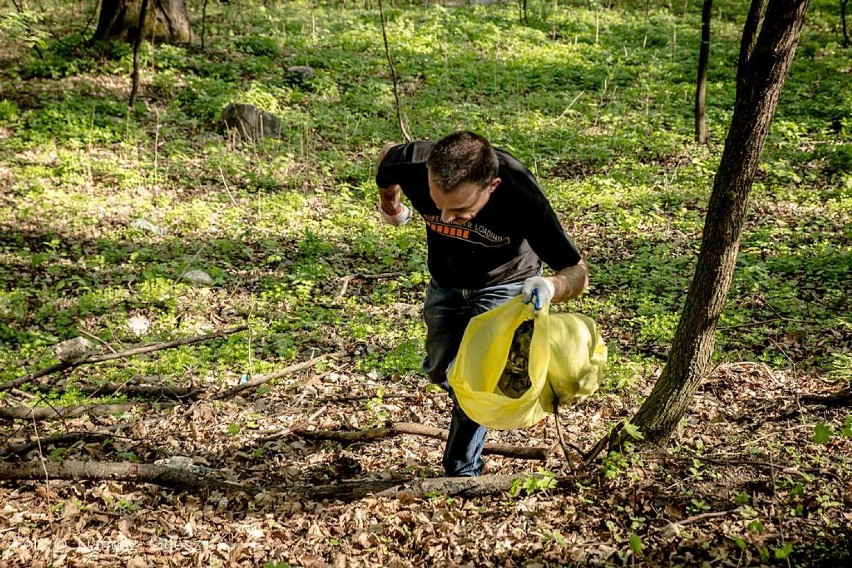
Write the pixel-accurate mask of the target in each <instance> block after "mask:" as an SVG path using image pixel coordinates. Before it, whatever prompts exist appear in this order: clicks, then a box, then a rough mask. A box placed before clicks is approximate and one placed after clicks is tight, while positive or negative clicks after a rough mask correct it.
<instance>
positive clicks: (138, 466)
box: [0, 460, 257, 492]
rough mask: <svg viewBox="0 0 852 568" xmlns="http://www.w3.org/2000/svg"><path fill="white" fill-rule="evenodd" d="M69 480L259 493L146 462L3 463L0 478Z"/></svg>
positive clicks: (1, 479)
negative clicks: (104, 480)
mask: <svg viewBox="0 0 852 568" xmlns="http://www.w3.org/2000/svg"><path fill="white" fill-rule="evenodd" d="M45 476H46V477H47V478H48V479H69V480H74V481H80V480H90V481H97V480H102V479H110V480H113V481H134V482H139V483H153V484H154V485H159V486H162V487H170V488H174V489H179V488H180V489H210V490H218V491H225V490H232V491H247V492H257V490H256V489H249V488H246V487H243V486H242V485H238V484H236V483H228V482H226V481H220V480H218V479H212V478H209V477H204V476H201V475H197V474H195V473H193V472H191V471H189V470H185V469H178V468H175V467H166V466H161V465H151V464H143V463H124V462H97V461H87V462H80V461H62V462H42V461H41V460H34V461H32V462H29V463H26V464H23V465H10V464H0V481H10V480H19V479H40V480H43V479H44V478H45Z"/></svg>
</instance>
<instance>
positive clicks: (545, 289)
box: [521, 276, 556, 310]
mask: <svg viewBox="0 0 852 568" xmlns="http://www.w3.org/2000/svg"><path fill="white" fill-rule="evenodd" d="M555 294H556V286H554V285H553V282H551V281H550V278H545V277H543V276H533V277H531V278H527V279H526V280H524V287H523V289H522V290H521V295H523V297H524V302H525V303H529V302H534V305H535V309H537V310H540V309H542V308H545V307H547V306H549V305H550V301H551V300H552V299H553V296H554V295H555Z"/></svg>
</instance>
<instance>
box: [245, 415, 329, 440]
mask: <svg viewBox="0 0 852 568" xmlns="http://www.w3.org/2000/svg"><path fill="white" fill-rule="evenodd" d="M326 410H328V406H327V405H323V406H321V407H320V408H319V410H317V411H316V412H314V413H313V414H311V415H310V416H308V417H307V418H305V419H304V420H300V421H299V422H297V423H296V425H295V426H293V427H292V428H288V429H287V430H286V431H284V432H279V433H278V434H273V435H272V436H264V437H263V438H258V439H257V440H256V444H258V445H260V444H265V443H267V442H274V441H275V440H280V439H281V438H286V437H287V436H289V435H291V434H292V433H293V430H294V429H299V428H304V427H305V426H307V425H308V424H310V423H311V422H313V421H314V420H316V419H317V417H318V416H319V415H321V414H322V413H324V412H325V411H326ZM251 447H252V446H243V447H242V448H241V450H243V451H245V450H249V449H251Z"/></svg>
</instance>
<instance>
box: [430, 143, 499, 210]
mask: <svg viewBox="0 0 852 568" xmlns="http://www.w3.org/2000/svg"><path fill="white" fill-rule="evenodd" d="M426 166H427V169H428V171H429V194H430V195H431V197H432V201H434V202H435V205H437V206H438V209H440V210H441V220H442V221H444V222H445V223H452V222H455V223H465V222H467V221H470V220H471V219H473V217H474V216H475V215H476V214H477V213H479V211H480V210H481V209H482V208H483V207H485V204H486V203H488V198H489V197H490V196H491V193H492V192H493V191H494V190H495V189H497V186H498V185H500V181H501V180H500V178H498V177H497V153H496V152H495V151H494V148H493V147H492V146H491V144H489V143H488V140H486V139H485V138H483V137H482V136H478V135H476V134H474V133H472V132H466V131H463V132H455V133H453V134H450V135H449V136H446V137H445V138H442V139H441V140H439V141H438V142H436V143H435V146H434V148H432V151H431V152H430V153H429V159H428V160H427V162H426Z"/></svg>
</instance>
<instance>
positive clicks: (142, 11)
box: [128, 0, 148, 108]
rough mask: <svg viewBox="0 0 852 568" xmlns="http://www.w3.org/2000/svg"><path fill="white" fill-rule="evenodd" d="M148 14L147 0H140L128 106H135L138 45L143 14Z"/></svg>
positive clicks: (137, 78) (143, 19)
mask: <svg viewBox="0 0 852 568" xmlns="http://www.w3.org/2000/svg"><path fill="white" fill-rule="evenodd" d="M147 14H148V0H142V5H141V6H140V7H139V20H138V24H137V26H138V29H139V33H137V34H136V37H135V38H134V40H133V72H132V73H131V74H130V82H131V86H130V101H129V103H128V104H129V106H130V108H133V107H134V106H136V94H137V93H138V92H139V47H140V46H141V45H142V29H143V27H144V23H145V16H146V15H147Z"/></svg>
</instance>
